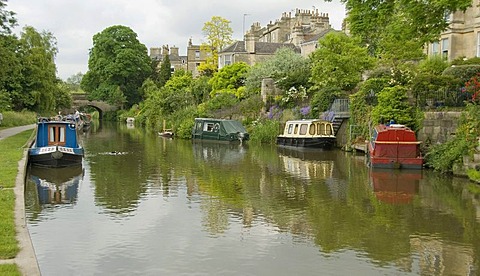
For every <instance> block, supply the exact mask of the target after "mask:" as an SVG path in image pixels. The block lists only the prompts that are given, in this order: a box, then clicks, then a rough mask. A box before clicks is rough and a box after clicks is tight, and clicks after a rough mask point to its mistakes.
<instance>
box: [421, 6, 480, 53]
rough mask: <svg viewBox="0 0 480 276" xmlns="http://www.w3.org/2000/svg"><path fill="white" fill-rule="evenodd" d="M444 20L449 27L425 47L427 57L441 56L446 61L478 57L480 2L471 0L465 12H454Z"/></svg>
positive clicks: (479, 51) (479, 49) (479, 45)
mask: <svg viewBox="0 0 480 276" xmlns="http://www.w3.org/2000/svg"><path fill="white" fill-rule="evenodd" d="M446 19H447V20H448V21H449V22H450V26H449V27H448V28H447V30H445V31H444V32H443V33H442V34H441V35H440V38H439V40H438V41H435V42H434V43H429V44H428V45H427V47H426V53H427V54H428V55H429V56H433V55H442V56H444V57H445V58H447V60H448V61H451V60H454V59H457V58H462V57H465V58H473V57H480V0H473V2H472V6H471V7H470V8H468V9H467V10H466V11H465V12H463V11H457V12H454V13H452V14H449V15H447V17H446Z"/></svg>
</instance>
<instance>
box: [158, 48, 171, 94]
mask: <svg viewBox="0 0 480 276" xmlns="http://www.w3.org/2000/svg"><path fill="white" fill-rule="evenodd" d="M171 66H172V64H171V63H170V58H169V57H168V55H165V56H163V60H162V63H161V64H160V72H158V83H157V85H158V86H159V87H162V86H164V85H165V83H167V81H168V80H169V79H170V77H171V76H172V71H171Z"/></svg>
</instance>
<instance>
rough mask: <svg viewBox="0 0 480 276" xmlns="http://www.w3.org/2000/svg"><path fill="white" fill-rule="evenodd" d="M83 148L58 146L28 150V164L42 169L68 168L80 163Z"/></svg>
mask: <svg viewBox="0 0 480 276" xmlns="http://www.w3.org/2000/svg"><path fill="white" fill-rule="evenodd" d="M82 159H83V148H75V149H73V148H66V147H59V146H51V147H41V148H31V149H29V160H28V161H29V162H30V164H32V165H36V166H44V167H69V166H75V165H79V164H81V163H82Z"/></svg>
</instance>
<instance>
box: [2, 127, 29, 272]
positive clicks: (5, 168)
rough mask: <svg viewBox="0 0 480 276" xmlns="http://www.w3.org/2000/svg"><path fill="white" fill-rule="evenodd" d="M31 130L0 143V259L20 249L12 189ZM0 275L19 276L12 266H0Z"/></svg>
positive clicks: (12, 256)
mask: <svg viewBox="0 0 480 276" xmlns="http://www.w3.org/2000/svg"><path fill="white" fill-rule="evenodd" d="M31 134H32V130H28V131H24V132H22V133H20V134H17V135H15V136H12V137H8V138H5V139H4V140H1V141H0V152H1V154H0V164H2V173H1V174H0V259H12V258H15V256H16V255H17V254H18V252H19V250H20V248H19V245H18V241H17V239H16V234H17V233H16V228H15V214H14V209H15V194H14V190H13V188H14V187H15V181H16V178H17V174H18V161H20V160H21V159H22V157H23V151H24V148H23V147H24V146H25V145H26V142H27V140H28V139H29V138H30V136H31ZM0 275H20V272H19V270H18V267H17V266H16V265H12V264H5V265H0Z"/></svg>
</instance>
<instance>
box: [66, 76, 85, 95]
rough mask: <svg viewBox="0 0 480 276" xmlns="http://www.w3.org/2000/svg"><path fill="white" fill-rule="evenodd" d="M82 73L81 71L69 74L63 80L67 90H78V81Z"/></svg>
mask: <svg viewBox="0 0 480 276" xmlns="http://www.w3.org/2000/svg"><path fill="white" fill-rule="evenodd" d="M82 78H83V74H82V72H78V73H76V74H74V75H71V76H70V77H68V78H67V80H66V81H65V84H66V86H67V87H68V90H70V91H79V90H80V83H81V82H82Z"/></svg>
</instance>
